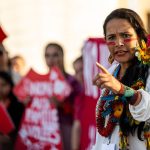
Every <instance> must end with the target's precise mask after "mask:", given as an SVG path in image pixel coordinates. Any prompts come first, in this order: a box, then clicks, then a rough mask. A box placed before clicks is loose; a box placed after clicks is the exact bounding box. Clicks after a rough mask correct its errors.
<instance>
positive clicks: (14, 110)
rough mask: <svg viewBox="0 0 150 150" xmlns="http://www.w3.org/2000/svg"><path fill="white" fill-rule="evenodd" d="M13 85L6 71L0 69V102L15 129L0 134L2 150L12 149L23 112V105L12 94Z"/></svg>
mask: <svg viewBox="0 0 150 150" xmlns="http://www.w3.org/2000/svg"><path fill="white" fill-rule="evenodd" d="M13 87H14V83H13V81H12V79H11V76H10V75H9V74H8V73H7V72H4V71H0V103H1V104H3V105H4V107H5V108H6V110H7V111H8V114H9V115H10V117H11V119H12V121H13V123H14V125H15V129H14V130H13V131H11V133H9V134H8V135H3V134H0V148H1V149H2V150H12V149H13V145H14V142H15V140H16V136H17V132H18V129H19V125H20V121H21V118H22V114H23V112H24V105H23V104H22V103H20V102H19V101H18V99H17V98H16V96H15V95H14V94H13Z"/></svg>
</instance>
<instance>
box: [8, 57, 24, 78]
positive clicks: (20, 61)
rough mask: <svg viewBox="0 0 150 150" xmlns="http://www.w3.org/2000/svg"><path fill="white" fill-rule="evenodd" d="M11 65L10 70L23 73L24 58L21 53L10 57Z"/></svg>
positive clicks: (21, 74)
mask: <svg viewBox="0 0 150 150" xmlns="http://www.w3.org/2000/svg"><path fill="white" fill-rule="evenodd" d="M10 61H11V67H12V70H13V71H14V72H16V73H18V74H19V75H20V76H23V75H24V68H25V60H24V58H23V57H22V56H21V55H16V56H14V57H12V58H11V60H10Z"/></svg>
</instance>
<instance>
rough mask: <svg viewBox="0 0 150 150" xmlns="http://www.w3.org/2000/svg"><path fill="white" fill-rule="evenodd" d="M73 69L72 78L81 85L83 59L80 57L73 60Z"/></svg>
mask: <svg viewBox="0 0 150 150" xmlns="http://www.w3.org/2000/svg"><path fill="white" fill-rule="evenodd" d="M73 68H74V71H75V74H74V77H75V78H76V80H77V81H78V82H79V83H80V84H81V85H83V58H82V56H80V57H78V58H77V59H75V60H74V62H73Z"/></svg>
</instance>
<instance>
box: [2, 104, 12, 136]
mask: <svg viewBox="0 0 150 150" xmlns="http://www.w3.org/2000/svg"><path fill="white" fill-rule="evenodd" d="M14 128H15V126H14V123H13V121H12V119H11V117H10V116H9V114H8V112H7V110H6V108H5V107H4V106H3V104H1V103H0V132H1V133H3V134H8V133H10V132H11V131H12V130H13V129H14Z"/></svg>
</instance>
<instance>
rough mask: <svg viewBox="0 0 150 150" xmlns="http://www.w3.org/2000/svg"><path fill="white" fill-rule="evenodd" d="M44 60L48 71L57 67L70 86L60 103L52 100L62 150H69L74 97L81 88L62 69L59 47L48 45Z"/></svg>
mask: <svg viewBox="0 0 150 150" xmlns="http://www.w3.org/2000/svg"><path fill="white" fill-rule="evenodd" d="M45 60H46V64H47V66H48V68H49V70H50V69H51V68H52V67H53V66H57V67H58V68H59V69H60V70H61V72H62V74H63V75H64V77H65V79H66V80H67V82H68V83H69V84H70V86H71V89H72V92H71V94H70V95H69V96H68V97H67V98H66V99H65V100H64V101H63V102H62V103H60V102H59V101H57V100H56V98H54V99H53V102H54V103H55V105H56V107H57V109H58V114H59V123H60V130H61V136H62V142H63V149H64V150H70V149H71V129H72V124H73V110H74V100H75V97H76V96H77V95H78V94H79V92H80V91H81V86H80V84H79V83H78V82H77V80H75V78H74V77H73V76H71V75H70V74H68V73H67V72H66V71H65V68H64V50H63V48H62V46H61V45H59V44H57V43H49V44H47V46H46V48H45Z"/></svg>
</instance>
